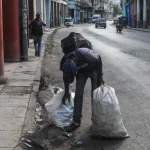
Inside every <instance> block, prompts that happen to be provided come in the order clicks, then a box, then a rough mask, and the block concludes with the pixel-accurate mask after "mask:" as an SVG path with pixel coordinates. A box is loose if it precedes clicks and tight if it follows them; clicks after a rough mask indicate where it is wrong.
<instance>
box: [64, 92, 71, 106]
mask: <svg viewBox="0 0 150 150" xmlns="http://www.w3.org/2000/svg"><path fill="white" fill-rule="evenodd" d="M67 99H68V101H69V102H70V94H69V93H68V94H66V93H65V94H64V96H63V98H62V103H63V104H64V105H65V104H66V100H67Z"/></svg>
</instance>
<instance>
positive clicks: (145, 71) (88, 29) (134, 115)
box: [54, 22, 150, 150]
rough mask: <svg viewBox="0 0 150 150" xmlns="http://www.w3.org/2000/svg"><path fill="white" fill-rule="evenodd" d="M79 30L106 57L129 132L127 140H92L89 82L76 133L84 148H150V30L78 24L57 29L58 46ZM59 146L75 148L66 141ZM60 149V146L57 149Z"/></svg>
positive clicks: (108, 78)
mask: <svg viewBox="0 0 150 150" xmlns="http://www.w3.org/2000/svg"><path fill="white" fill-rule="evenodd" d="M72 31H74V32H80V33H81V34H82V35H83V36H85V38H87V39H88V40H90V41H91V42H92V44H93V46H94V49H95V51H96V52H98V53H99V54H100V55H101V57H102V60H103V72H104V80H105V82H106V83H107V84H108V85H110V86H112V87H114V88H115V90H116V93H117V96H118V99H119V103H120V107H121V112H122V118H123V121H124V125H125V127H126V128H127V130H128V133H129V135H130V138H129V139H126V140H92V139H91V138H90V137H89V132H88V131H89V128H90V125H91V110H90V109H89V108H90V107H91V105H90V104H91V99H90V90H91V88H90V82H89V81H88V83H87V84H86V88H85V94H84V108H83V120H82V126H81V127H80V128H79V129H78V130H77V131H76V132H75V134H76V135H77V136H78V137H80V139H81V140H83V143H84V146H83V147H81V148H78V149H82V150H84V149H85V150H102V149H103V150H116V149H117V150H149V149H150V143H149V140H150V92H149V90H150V51H149V43H150V33H149V32H141V31H135V30H130V29H124V31H123V33H121V34H120V33H116V30H115V26H113V25H112V23H111V22H108V28H107V29H103V28H99V29H95V27H94V25H91V24H89V25H78V26H75V27H73V28H72V27H70V28H63V29H61V30H58V32H57V34H56V35H55V39H54V41H55V43H57V45H56V46H57V49H58V48H59V49H60V45H59V44H60V40H61V39H62V38H64V37H65V36H67V35H68V34H69V33H70V32H72ZM60 51H61V49H60ZM64 145H65V146H64V147H61V148H59V149H61V150H62V149H64V150H66V149H67V147H66V146H68V149H69V148H71V149H74V148H73V147H70V146H69V144H68V145H67V144H64ZM56 149H58V148H56Z"/></svg>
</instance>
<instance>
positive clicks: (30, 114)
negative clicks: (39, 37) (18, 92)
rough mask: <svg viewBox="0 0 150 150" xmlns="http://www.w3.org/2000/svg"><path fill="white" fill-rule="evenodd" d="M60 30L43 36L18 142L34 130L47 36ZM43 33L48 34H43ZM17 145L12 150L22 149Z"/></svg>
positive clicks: (52, 30)
mask: <svg viewBox="0 0 150 150" xmlns="http://www.w3.org/2000/svg"><path fill="white" fill-rule="evenodd" d="M62 28H65V27H58V28H54V29H51V30H50V31H49V32H51V33H49V34H44V36H43V38H45V39H44V40H43V41H44V42H43V47H42V53H41V57H40V59H39V61H38V67H37V71H36V75H35V79H34V80H33V87H32V92H31V94H30V99H29V104H28V108H27V111H26V116H25V120H24V125H23V127H22V132H21V135H20V141H21V139H22V136H24V135H25V134H27V132H28V131H34V129H35V127H36V124H35V112H36V111H35V108H36V104H37V93H38V92H39V86H40V80H41V69H42V63H43V59H44V54H45V46H46V41H47V39H48V37H49V36H51V35H53V34H54V33H55V32H57V30H59V29H62ZM44 33H48V32H44ZM30 44H32V43H30ZM19 144H20V143H18V145H17V146H16V147H15V148H14V149H13V150H22V148H21V147H20V145H19Z"/></svg>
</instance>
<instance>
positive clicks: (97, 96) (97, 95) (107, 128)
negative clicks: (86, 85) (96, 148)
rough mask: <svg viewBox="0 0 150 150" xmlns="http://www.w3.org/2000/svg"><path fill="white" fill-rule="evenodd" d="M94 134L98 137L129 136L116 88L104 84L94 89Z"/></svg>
mask: <svg viewBox="0 0 150 150" xmlns="http://www.w3.org/2000/svg"><path fill="white" fill-rule="evenodd" d="M92 136H94V137H97V138H127V137H129V135H128V133H127V131H126V129H125V127H124V125H123V121H122V118H121V112H120V107H119V103H118V99H117V97H116V94H115V90H114V88H112V87H109V86H108V85H102V86H101V87H99V88H97V89H96V90H94V91H93V104H92Z"/></svg>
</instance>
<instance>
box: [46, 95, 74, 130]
mask: <svg viewBox="0 0 150 150" xmlns="http://www.w3.org/2000/svg"><path fill="white" fill-rule="evenodd" d="M71 95H72V96H73V95H74V93H71ZM72 96H71V97H72ZM72 99H74V96H73V97H72ZM73 110H74V107H73V105H72V103H70V102H67V104H66V105H63V104H62V105H61V107H60V108H58V109H56V110H55V111H54V112H53V113H52V115H51V116H50V118H49V119H50V120H51V121H52V123H53V124H54V125H56V126H57V127H60V128H64V127H66V126H68V125H69V124H70V123H71V121H72V118H73Z"/></svg>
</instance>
